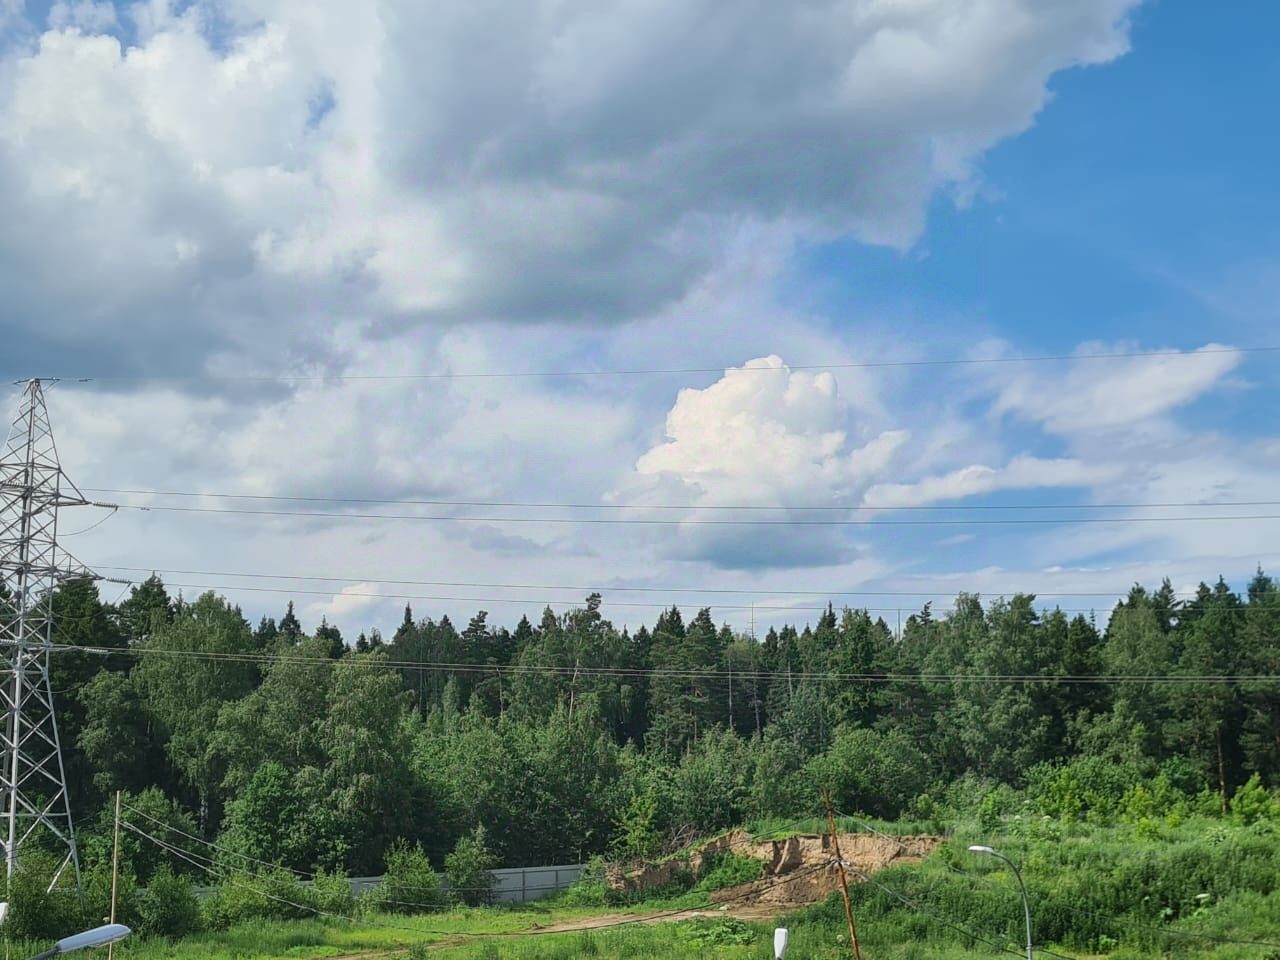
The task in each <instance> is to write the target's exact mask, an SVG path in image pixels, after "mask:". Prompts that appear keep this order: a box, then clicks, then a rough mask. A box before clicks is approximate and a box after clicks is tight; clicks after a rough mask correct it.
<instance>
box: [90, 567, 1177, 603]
mask: <svg viewBox="0 0 1280 960" xmlns="http://www.w3.org/2000/svg"><path fill="white" fill-rule="evenodd" d="M97 568H98V569H100V570H116V571H121V572H125V573H146V574H156V575H159V574H164V575H173V576H192V577H235V578H237V579H244V580H294V581H305V582H314V583H342V584H360V583H381V584H387V585H390V586H411V587H459V588H465V589H475V590H574V591H577V592H579V593H583V594H590V593H600V594H606V593H665V594H680V593H699V594H708V595H716V596H776V597H912V598H915V597H943V596H946V597H947V598H949V599H951V598H954V597H955V596H956V595H958V594H960V593H969V594H979V593H980V594H986V595H988V596H1014V595H1023V596H1035V597H1073V598H1084V597H1123V596H1126V595H1128V593H1129V591H1130V590H1132V588H1133V584H1127V585H1126V586H1124V587H1123V588H1122V589H1117V590H1096V591H1092V592H1090V591H1061V590H1026V589H1020V590H997V589H990V588H983V589H978V590H963V589H960V588H959V587H958V585H956V584H948V583H945V582H944V581H939V582H940V583H942V584H943V585H944V587H945V590H943V589H936V590H784V589H777V590H769V589H764V588H760V587H681V586H666V587H656V586H627V585H621V584H605V583H598V584H550V583H502V582H497V583H495V582H485V581H469V580H410V579H393V578H386V577H367V576H345V577H335V576H323V575H308V574H285V573H237V572H235V571H232V570H189V569H184V568H178V567H163V566H153V567H129V566H113V565H110V564H97ZM1173 595H1174V596H1178V597H1188V596H1194V595H1195V592H1194V591H1173ZM667 606H670V604H667Z"/></svg>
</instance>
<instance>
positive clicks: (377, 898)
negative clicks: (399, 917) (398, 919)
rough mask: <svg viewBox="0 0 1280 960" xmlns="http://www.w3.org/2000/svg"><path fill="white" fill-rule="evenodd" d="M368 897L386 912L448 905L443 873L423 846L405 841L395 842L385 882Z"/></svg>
mask: <svg viewBox="0 0 1280 960" xmlns="http://www.w3.org/2000/svg"><path fill="white" fill-rule="evenodd" d="M367 896H368V898H369V904H370V905H371V906H374V907H376V908H377V909H379V910H383V911H385V912H387V913H427V912H429V911H431V910H441V909H444V908H445V907H446V906H447V905H448V897H447V896H446V895H445V893H444V887H443V885H442V884H441V883H440V876H439V874H437V873H436V872H435V870H434V869H432V867H431V861H430V860H428V859H427V855H426V854H425V853H423V852H422V847H421V846H420V845H418V844H413V845H410V844H408V843H406V842H405V841H403V840H400V841H397V842H396V843H394V844H392V846H391V849H390V850H389V851H388V852H387V868H386V872H385V873H384V874H383V878H382V883H380V884H378V886H377V887H375V888H374V889H373V890H372V891H370V893H369V894H368V895H367Z"/></svg>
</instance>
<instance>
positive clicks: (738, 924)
mask: <svg viewBox="0 0 1280 960" xmlns="http://www.w3.org/2000/svg"><path fill="white" fill-rule="evenodd" d="M680 927H681V929H680V933H679V937H680V940H681V941H683V942H684V943H687V944H689V946H691V947H699V948H706V947H728V946H748V945H750V944H752V943H755V941H756V938H757V934H756V931H754V930H752V929H751V928H750V927H749V926H747V925H746V924H745V923H743V922H742V921H741V920H735V919H733V918H731V917H725V918H723V919H715V920H693V921H688V922H686V923H682V924H681V925H680Z"/></svg>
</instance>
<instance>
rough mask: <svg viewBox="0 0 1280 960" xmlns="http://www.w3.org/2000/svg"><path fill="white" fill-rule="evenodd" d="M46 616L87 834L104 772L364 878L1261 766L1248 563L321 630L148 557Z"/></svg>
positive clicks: (147, 868) (1268, 707)
mask: <svg viewBox="0 0 1280 960" xmlns="http://www.w3.org/2000/svg"><path fill="white" fill-rule="evenodd" d="M54 616H55V623H56V625H57V628H56V629H57V634H58V636H57V639H58V642H59V643H63V644H69V645H72V646H74V647H93V648H95V649H96V650H97V651H99V652H88V651H82V650H68V651H63V652H59V653H57V654H55V655H54V656H53V658H52V664H53V666H52V684H53V688H54V690H55V697H56V701H57V708H58V710H59V723H60V726H61V731H62V737H63V743H64V748H65V750H66V753H67V758H66V760H67V775H68V778H69V781H70V786H71V793H72V797H71V800H72V809H73V811H75V813H76V815H77V818H78V819H81V820H83V819H84V818H85V817H86V815H92V814H94V813H95V812H96V811H103V812H102V814H101V816H100V817H99V818H98V820H97V823H96V824H95V825H91V826H89V827H88V828H87V829H85V830H83V831H82V832H83V834H84V838H85V839H84V846H85V849H86V856H88V857H90V858H92V857H93V856H95V855H97V853H103V854H104V855H105V843H106V839H105V838H106V834H107V828H108V827H109V820H110V817H109V815H108V813H107V811H108V810H109V806H110V798H111V797H112V795H113V794H114V792H115V791H116V790H122V791H125V792H126V802H127V803H128V804H129V805H130V806H131V807H132V808H133V809H135V810H142V811H146V813H147V815H148V816H149V817H151V818H153V819H152V820H151V821H149V822H153V823H164V824H168V825H169V826H170V827H171V828H172V830H173V831H175V832H174V833H172V834H170V836H171V837H174V838H181V837H184V836H188V835H189V836H194V837H200V838H203V839H206V840H208V841H212V842H214V843H216V844H217V847H216V848H215V849H218V850H221V851H232V852H234V853H235V854H237V855H240V856H243V857H251V858H255V859H258V860H262V861H265V862H268V863H273V864H279V865H281V866H284V867H286V868H290V869H296V870H308V871H309V870H314V869H318V868H319V869H325V870H342V871H346V872H348V873H352V874H372V873H378V872H381V870H382V869H383V868H384V866H385V863H386V859H387V856H388V853H389V852H390V851H391V850H393V849H402V848H403V845H404V844H405V843H408V844H411V845H413V844H420V845H421V847H422V849H423V850H425V851H426V853H427V855H428V856H429V857H430V858H431V860H432V862H434V863H436V864H437V865H438V864H441V863H443V861H444V858H445V856H446V855H447V854H448V853H449V851H451V850H454V849H455V848H456V846H457V844H458V842H459V840H462V839H464V838H466V837H468V836H471V835H472V834H473V832H474V831H475V829H476V828H477V827H479V826H483V827H484V829H485V831H486V836H487V843H488V844H489V846H490V848H491V849H492V850H493V852H494V853H495V854H496V856H497V857H498V859H499V860H500V861H501V862H503V863H505V864H507V865H534V864H540V863H564V862H579V861H582V860H585V859H586V858H589V857H591V856H593V855H597V854H602V853H610V854H615V855H648V854H653V853H656V852H658V851H659V850H660V849H661V848H662V847H663V846H664V845H668V844H671V843H674V842H677V841H678V840H679V839H681V838H687V837H690V836H693V835H695V834H697V833H703V832H707V831H710V830H715V829H720V828H724V827H728V826H732V825H735V824H738V823H742V822H746V821H749V820H762V819H768V818H776V817H791V816H795V815H797V814H801V813H807V812H812V811H813V810H814V809H815V808H816V804H817V797H818V793H819V791H820V790H821V789H823V788H828V789H830V790H832V791H833V792H834V795H835V797H836V802H837V803H838V804H839V806H840V808H841V809H843V810H846V811H849V812H855V811H856V812H860V813H863V814H867V815H871V816H875V817H881V818H895V817H900V816H904V815H908V816H922V815H924V814H925V813H927V811H928V810H929V809H931V808H933V807H936V804H937V802H938V801H939V798H940V797H943V796H944V795H945V793H946V791H947V790H949V789H952V788H953V787H954V785H955V784H956V783H960V782H964V783H969V784H985V785H989V786H991V787H995V786H997V785H1008V786H1010V787H1014V788H1018V789H1021V788H1024V787H1027V786H1028V785H1029V784H1030V785H1033V786H1034V785H1039V787H1038V788H1040V789H1043V790H1048V789H1050V788H1049V787H1048V786H1045V785H1046V784H1051V783H1052V782H1057V781H1054V780H1053V776H1054V771H1060V770H1063V769H1065V768H1068V767H1071V765H1072V764H1076V765H1077V766H1078V765H1079V764H1080V763H1081V762H1083V761H1089V762H1090V763H1093V764H1094V769H1103V768H1105V769H1106V770H1108V771H1110V772H1109V773H1107V776H1114V775H1118V774H1115V771H1122V772H1123V777H1122V779H1123V778H1127V780H1125V782H1126V783H1127V784H1129V786H1133V785H1135V784H1142V783H1147V782H1152V778H1153V777H1157V776H1158V777H1159V778H1163V779H1162V780H1161V782H1165V783H1168V784H1171V785H1172V786H1173V787H1174V788H1176V790H1177V791H1179V792H1180V794H1181V795H1185V796H1189V797H1190V796H1198V797H1199V798H1200V800H1199V802H1200V805H1201V806H1202V807H1205V806H1216V807H1219V808H1220V809H1221V810H1222V811H1224V812H1225V811H1226V809H1227V806H1228V803H1229V801H1230V799H1231V797H1232V796H1233V795H1235V794H1236V793H1237V792H1238V791H1239V790H1240V788H1241V787H1242V786H1243V785H1245V784H1246V783H1252V784H1254V786H1256V785H1257V784H1262V785H1263V786H1264V787H1266V786H1270V787H1275V786H1277V785H1280V680H1277V678H1280V588H1278V587H1277V584H1276V582H1275V581H1274V580H1273V579H1272V578H1270V577H1268V576H1266V575H1265V574H1264V573H1262V572H1261V571H1259V572H1258V574H1257V575H1256V576H1255V577H1254V578H1253V579H1252V580H1251V581H1250V583H1249V584H1248V587H1247V590H1246V591H1245V593H1244V594H1243V595H1241V594H1238V593H1236V592H1234V591H1233V590H1232V589H1230V587H1229V586H1228V585H1227V584H1226V583H1225V582H1224V581H1223V580H1221V579H1219V580H1218V581H1217V582H1216V583H1215V584H1214V585H1212V586H1210V585H1208V584H1202V585H1201V586H1200V588H1199V589H1198V591H1197V592H1196V594H1195V596H1194V597H1191V598H1188V599H1185V600H1183V599H1180V598H1178V597H1177V596H1176V594H1175V592H1174V591H1173V589H1172V587H1171V585H1170V584H1169V582H1168V581H1165V582H1164V583H1163V584H1161V585H1160V586H1159V587H1158V588H1156V589H1153V590H1150V589H1146V588H1144V587H1141V586H1135V587H1134V588H1133V589H1132V590H1131V591H1130V593H1129V594H1128V596H1127V597H1125V598H1124V599H1123V600H1122V601H1121V602H1120V603H1119V604H1118V605H1117V606H1116V607H1115V608H1114V610H1112V611H1111V614H1110V616H1109V617H1108V618H1107V620H1106V625H1105V628H1101V629H1100V628H1099V626H1098V625H1097V623H1096V621H1095V620H1094V619H1093V618H1091V617H1086V616H1083V615H1076V616H1068V615H1067V614H1066V613H1064V612H1063V611H1061V610H1057V609H1053V610H1041V609H1039V608H1038V607H1037V604H1036V601H1035V598H1034V597H1033V596H1031V595H1015V596H1013V597H1011V598H1007V599H995V600H990V601H985V602H984V601H983V600H981V599H980V598H979V597H977V596H973V595H969V594H961V595H960V596H959V597H957V598H956V600H955V603H954V606H953V607H952V609H950V610H949V611H947V612H946V613H945V614H938V613H935V612H934V611H933V610H932V609H931V608H930V607H929V606H928V605H926V606H925V607H924V608H923V609H922V610H920V611H919V612H917V613H915V614H913V615H912V616H910V617H909V618H907V619H906V620H905V621H904V622H903V624H902V627H901V631H900V634H899V633H897V632H895V631H894V630H892V629H891V628H890V627H889V625H888V624H886V623H885V621H884V620H883V619H879V618H874V617H872V616H871V615H870V614H869V613H868V612H867V611H865V610H859V609H844V610H839V611H837V610H836V609H834V608H831V607H828V608H827V609H826V610H825V611H824V612H823V613H822V614H821V615H820V616H819V617H818V618H817V619H816V622H813V623H811V624H808V625H805V626H803V627H795V626H785V627H782V628H780V629H771V630H770V631H769V632H768V634H767V635H766V636H765V637H764V638H763V639H759V640H757V639H755V638H753V637H750V636H747V635H743V634H741V633H736V632H734V631H732V630H730V629H729V628H728V627H726V626H718V625H717V624H716V622H715V620H714V617H713V611H712V610H711V609H701V610H698V611H696V612H694V613H693V614H692V616H688V617H686V614H685V613H684V612H682V611H681V610H680V609H678V608H676V607H674V606H673V607H671V608H669V609H666V610H664V611H663V612H662V613H661V614H660V615H659V616H658V617H657V619H656V621H655V622H654V623H653V625H652V626H644V627H641V628H640V629H638V630H636V631H635V632H634V633H632V632H630V631H628V630H625V629H624V630H618V629H616V628H615V627H614V625H613V624H611V623H610V622H609V621H608V620H607V619H606V618H605V617H604V615H603V614H602V612H601V598H600V596H599V595H595V594H593V595H592V596H590V597H588V598H587V599H586V602H585V603H584V604H583V605H582V606H581V607H579V608H577V609H574V610H571V611H569V612H567V613H564V614H556V613H553V612H552V611H551V610H550V609H547V610H546V611H544V612H543V614H542V616H541V618H540V619H539V620H538V621H537V622H536V623H535V622H533V621H530V620H529V619H528V618H522V619H521V620H520V621H519V622H518V623H517V624H516V625H515V627H514V628H510V629H508V628H506V627H503V626H495V625H493V624H491V623H490V622H489V618H488V616H487V614H486V613H485V612H484V611H481V612H478V613H477V614H476V615H475V616H474V617H472V618H471V620H470V621H469V622H468V623H467V624H466V625H465V626H464V627H463V628H462V629H458V628H457V627H456V626H455V625H454V624H453V623H452V622H451V621H450V620H449V618H448V617H441V618H439V619H433V618H430V617H426V618H417V617H415V615H414V612H413V611H412V610H411V609H410V608H408V607H406V609H405V612H404V619H403V621H402V622H401V623H400V624H399V626H398V627H397V628H396V629H395V631H394V633H393V634H391V636H390V637H389V638H384V637H383V636H382V635H381V634H380V633H379V632H378V631H377V630H369V631H367V632H366V633H362V634H360V635H359V637H358V638H357V639H356V640H355V641H354V642H353V643H348V642H347V641H346V640H345V639H344V637H343V636H342V634H341V633H340V631H339V630H338V629H337V628H336V627H335V626H333V625H332V624H329V623H327V622H321V623H320V624H319V625H316V626H314V627H313V628H312V629H311V630H310V631H308V630H307V629H305V628H304V625H303V624H302V623H300V622H299V619H298V617H297V616H296V615H295V613H294V611H293V606H292V604H290V605H289V607H288V609H287V611H286V612H285V614H284V615H283V616H282V617H280V618H279V619H278V620H276V619H274V618H263V619H262V620H261V621H260V622H259V623H258V624H257V625H256V627H255V626H254V625H252V624H250V623H249V622H247V621H246V619H245V617H244V616H243V614H242V612H241V611H240V610H239V609H238V608H237V607H235V606H234V605H232V604H230V603H229V602H228V601H227V600H226V599H224V598H222V597H220V596H217V595H215V594H213V593H206V594H204V595H202V596H200V597H198V598H196V599H195V600H186V599H184V598H182V597H175V596H173V595H171V594H170V593H169V591H168V590H167V589H166V588H165V585H164V583H163V582H162V581H161V579H160V578H158V577H154V576H153V577H152V578H150V579H149V580H147V581H146V582H145V583H143V584H141V585H139V586H137V587H135V588H133V589H132V590H131V592H130V595H129V596H128V597H127V598H126V599H124V600H123V601H121V602H120V603H118V604H109V603H103V602H102V601H101V599H100V597H99V595H98V593H97V590H96V588H95V587H94V585H93V584H91V583H87V582H79V583H69V584H66V585H64V586H63V587H62V588H60V590H59V592H58V593H57V594H56V596H55V598H54ZM1118 678H1126V679H1124V680H1118ZM1135 678H1148V679H1145V680H1143V681H1142V682H1138V681H1137V680H1136V679H1135ZM1222 678H1229V679H1226V680H1224V679H1222ZM1251 778H1256V779H1253V780H1251ZM1126 789H1127V787H1126ZM174 842H177V840H176V839H175V840H174ZM184 842H185V841H184ZM180 845H181V844H180ZM145 847H146V845H145V844H142V843H140V842H138V841H137V838H134V840H133V841H131V845H130V846H129V848H128V849H127V850H126V856H127V857H128V858H130V862H131V864H132V867H133V869H134V871H135V873H136V874H137V875H138V879H139V880H140V881H141V882H145V881H146V879H147V876H148V875H149V874H150V873H151V872H153V871H154V870H155V869H157V868H158V865H159V864H160V863H161V862H162V861H163V860H164V859H165V855H164V854H163V853H161V852H159V851H157V850H155V849H151V850H147V849H146V848H145ZM95 851H96V853H95ZM219 855H220V856H221V854H219ZM176 866H178V867H182V866H183V865H182V864H176ZM187 869H188V870H190V869H191V868H190V867H187Z"/></svg>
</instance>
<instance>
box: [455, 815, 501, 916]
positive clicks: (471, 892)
mask: <svg viewBox="0 0 1280 960" xmlns="http://www.w3.org/2000/svg"><path fill="white" fill-rule="evenodd" d="M497 862H498V859H497V857H495V856H494V855H493V853H492V852H491V851H490V850H489V847H488V844H487V843H486V841H485V834H484V827H483V826H477V827H476V828H475V830H473V831H472V832H471V836H469V837H463V838H462V839H460V840H459V841H458V843H457V846H455V847H454V848H453V852H452V853H451V854H449V855H448V856H447V857H445V858H444V875H445V879H446V880H447V881H448V882H449V895H450V896H451V897H452V898H453V899H455V900H461V901H462V902H463V903H465V904H467V905H468V906H471V907H475V906H479V905H480V904H486V903H492V902H493V887H494V884H495V883H497V881H496V880H495V879H494V876H493V874H492V873H490V872H489V871H490V870H492V869H493V868H494V867H495V866H496V865H497Z"/></svg>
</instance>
